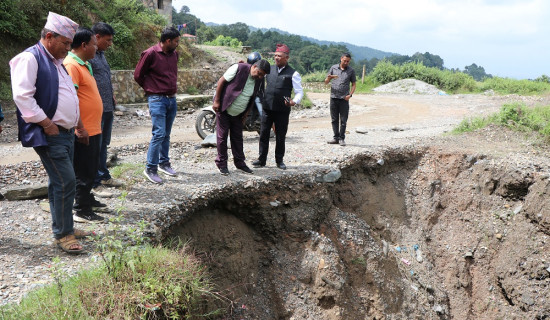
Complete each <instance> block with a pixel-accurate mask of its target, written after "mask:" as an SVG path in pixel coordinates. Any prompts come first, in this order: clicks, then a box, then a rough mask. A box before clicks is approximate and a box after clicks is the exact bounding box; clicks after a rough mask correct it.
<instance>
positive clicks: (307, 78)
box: [302, 71, 327, 82]
mask: <svg viewBox="0 0 550 320" xmlns="http://www.w3.org/2000/svg"><path fill="white" fill-rule="evenodd" d="M326 77H327V72H326V71H315V72H311V73H308V74H305V75H303V76H302V81H303V82H325V78H326Z"/></svg>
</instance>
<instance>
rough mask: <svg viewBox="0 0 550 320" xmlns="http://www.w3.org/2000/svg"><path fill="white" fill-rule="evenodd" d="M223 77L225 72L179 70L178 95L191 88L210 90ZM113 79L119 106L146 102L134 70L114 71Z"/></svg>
mask: <svg viewBox="0 0 550 320" xmlns="http://www.w3.org/2000/svg"><path fill="white" fill-rule="evenodd" d="M222 75H223V70H202V69H201V70H199V69H197V70H179V71H178V93H186V92H187V89H188V88H189V87H195V88H197V89H198V90H199V91H202V90H206V89H209V88H211V87H212V86H213V85H214V84H215V83H216V81H218V79H219V78H220V77H221V76H222ZM111 79H112V82H113V89H114V92H115V98H116V101H117V103H118V104H128V103H139V102H146V100H145V95H144V92H143V89H141V87H140V86H139V85H138V84H137V83H136V81H135V80H134V71H133V70H113V71H112V73H111Z"/></svg>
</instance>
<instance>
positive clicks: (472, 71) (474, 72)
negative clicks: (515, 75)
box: [464, 63, 493, 81]
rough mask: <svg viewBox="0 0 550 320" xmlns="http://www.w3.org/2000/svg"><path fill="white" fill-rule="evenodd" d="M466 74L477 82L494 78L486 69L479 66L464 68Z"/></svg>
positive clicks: (472, 65) (473, 64) (473, 65)
mask: <svg viewBox="0 0 550 320" xmlns="http://www.w3.org/2000/svg"><path fill="white" fill-rule="evenodd" d="M464 73H465V74H468V75H470V76H472V78H474V79H475V80H476V81H482V80H484V79H485V78H492V77H493V76H492V75H490V74H487V73H485V69H484V68H483V67H482V66H478V65H477V64H475V63H472V64H471V65H469V66H465V67H464Z"/></svg>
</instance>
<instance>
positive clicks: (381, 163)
mask: <svg viewBox="0 0 550 320" xmlns="http://www.w3.org/2000/svg"><path fill="white" fill-rule="evenodd" d="M376 163H378V164H379V165H381V166H383V165H384V159H378V161H376Z"/></svg>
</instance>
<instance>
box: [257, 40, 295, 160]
mask: <svg viewBox="0 0 550 320" xmlns="http://www.w3.org/2000/svg"><path fill="white" fill-rule="evenodd" d="M289 53H290V50H289V49H288V47H287V46H286V45H284V44H277V49H276V50H275V56H274V58H275V66H271V71H270V73H269V75H267V76H266V83H267V84H266V88H265V94H264V103H263V105H262V106H263V111H264V112H263V114H262V127H261V130H260V156H259V157H258V160H256V161H254V162H252V165H253V166H254V167H255V168H258V167H264V166H265V163H266V160H267V153H268V151H269V134H270V131H271V126H272V125H273V124H275V132H276V138H275V162H276V163H277V167H278V168H279V169H282V170H286V165H285V163H284V162H283V157H284V156H285V139H286V132H287V129H288V119H289V116H290V109H291V108H290V107H292V106H294V105H296V104H297V103H300V101H301V100H302V97H303V96H304V91H303V89H302V78H301V77H300V74H299V73H298V72H297V71H296V70H294V69H292V68H291V67H290V66H289V65H288V64H287V63H288V58H289ZM292 89H294V98H293V99H291V97H290V96H291V94H292Z"/></svg>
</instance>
